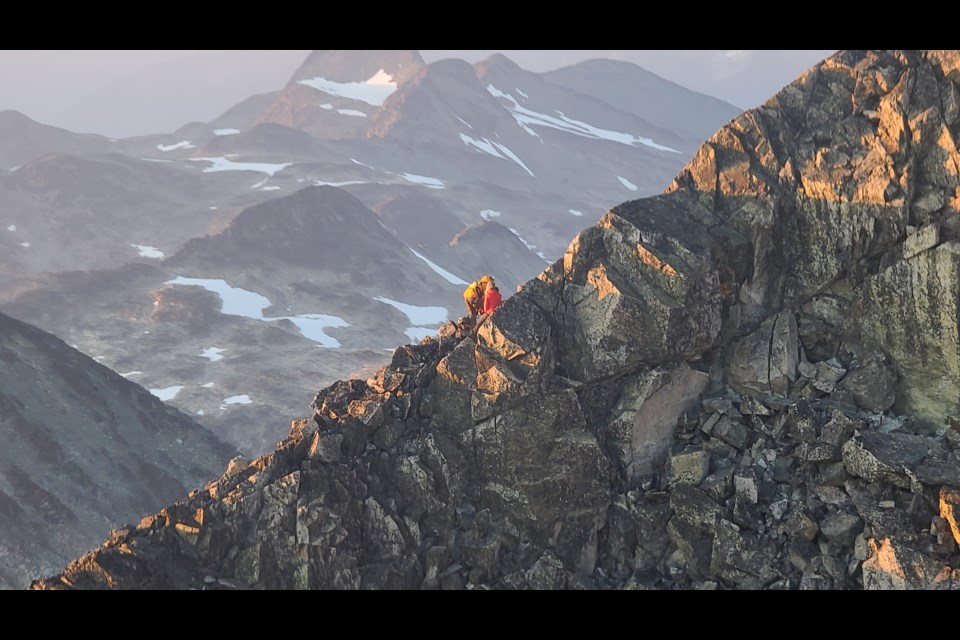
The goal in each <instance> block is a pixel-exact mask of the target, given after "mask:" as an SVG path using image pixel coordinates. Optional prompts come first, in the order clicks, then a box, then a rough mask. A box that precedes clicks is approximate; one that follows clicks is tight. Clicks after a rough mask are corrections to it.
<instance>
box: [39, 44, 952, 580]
mask: <svg viewBox="0 0 960 640" xmlns="http://www.w3.org/2000/svg"><path fill="white" fill-rule="evenodd" d="M958 82H960V55H958V53H957V52H953V51H951V52H934V51H859V52H857V51H844V52H840V53H838V54H837V55H835V56H833V57H832V58H830V59H828V60H826V61H825V62H824V63H822V64H821V65H819V66H817V67H815V68H814V69H812V70H811V71H809V72H808V73H806V74H804V75H803V76H802V77H801V78H799V79H798V80H797V81H796V82H795V83H793V84H792V85H790V86H788V87H787V88H785V89H784V90H783V91H782V92H780V93H779V94H777V95H776V96H774V97H773V98H772V99H771V100H770V101H768V102H767V103H766V104H765V105H764V106H762V107H760V108H758V109H756V110H753V111H750V112H747V113H745V114H743V115H742V116H740V117H739V118H737V119H736V120H734V121H733V122H731V123H730V124H729V125H728V126H726V127H724V128H723V129H721V130H720V131H718V132H717V133H716V134H715V135H714V136H713V137H712V138H711V139H710V140H709V141H708V142H707V143H706V144H705V145H704V146H703V147H702V148H701V150H700V151H699V153H698V154H697V156H696V157H695V159H694V160H693V161H692V162H691V163H690V164H689V165H688V166H687V168H686V169H684V170H683V171H682V172H681V173H680V175H678V176H677V178H676V180H675V182H674V183H673V185H672V186H671V187H670V188H669V189H668V190H667V192H666V193H664V194H662V195H661V196H658V197H655V198H649V199H643V200H636V201H631V202H626V203H624V204H622V205H620V206H618V207H615V208H614V209H613V210H611V211H610V212H609V213H608V214H607V215H606V216H604V217H603V218H602V219H601V220H600V222H599V223H598V224H597V225H596V226H594V227H592V228H590V229H587V230H585V231H584V232H582V233H581V234H579V235H578V236H577V237H576V238H575V239H574V240H573V241H572V242H571V244H570V245H569V248H568V250H567V252H566V254H565V255H564V257H563V258H562V259H561V260H558V261H557V262H555V263H554V264H552V265H551V266H550V267H548V268H547V269H546V270H544V271H543V272H542V273H541V274H540V275H539V276H538V277H537V278H536V279H534V280H532V281H530V282H528V283H526V284H525V285H524V286H523V288H522V289H521V290H520V291H519V292H517V294H516V295H514V296H512V297H511V298H510V299H508V300H507V301H506V302H505V303H504V305H503V306H502V307H501V308H500V309H499V310H498V311H497V312H495V313H494V314H493V316H492V317H491V318H490V319H489V320H488V321H487V322H486V323H485V324H484V325H483V326H482V327H481V329H480V330H479V331H478V332H476V333H473V332H470V331H469V330H467V329H465V328H463V327H460V326H458V325H456V324H455V323H452V322H451V323H448V324H447V325H445V326H444V327H443V329H442V330H441V331H440V332H439V334H438V335H437V336H436V337H433V338H431V339H427V340H424V341H423V342H422V343H420V344H418V345H410V346H406V347H402V348H400V349H398V350H397V351H395V352H394V355H393V358H392V361H391V363H390V364H389V365H388V366H387V367H385V368H384V369H382V370H381V371H379V372H378V373H377V374H376V375H375V376H373V377H371V378H370V379H368V380H352V381H344V382H340V383H337V384H335V385H333V386H331V387H328V388H326V389H323V390H321V391H320V392H319V393H318V394H317V396H316V398H315V399H314V401H313V403H312V404H311V405H310V409H311V410H312V412H313V416H312V419H311V418H307V419H304V420H301V421H296V422H294V424H293V425H292V428H291V431H290V437H289V438H288V439H287V440H285V441H283V442H282V443H281V444H280V446H279V448H278V449H277V451H276V452H275V453H273V454H270V455H268V456H265V457H263V458H261V459H258V460H257V461H255V462H252V463H247V462H243V461H238V462H237V463H235V464H234V465H232V466H231V467H230V468H229V469H228V470H227V472H226V474H225V475H224V476H222V477H221V478H220V479H218V480H214V481H212V482H211V483H209V484H208V485H207V486H206V487H204V488H203V489H202V490H199V491H197V492H194V493H192V494H191V495H190V496H188V497H186V498H185V499H184V500H183V501H181V502H179V503H177V504H175V505H173V506H171V507H169V508H168V509H166V510H164V511H162V512H161V513H159V514H158V515H157V516H154V517H151V518H148V519H146V520H144V521H143V522H141V523H140V525H139V526H137V527H129V528H127V529H124V530H120V531H117V532H116V533H115V534H114V535H113V536H112V537H111V539H110V540H109V541H108V542H107V543H106V544H105V545H104V547H103V548H101V549H99V550H98V551H96V552H94V553H92V554H89V555H87V556H84V557H82V558H80V559H79V560H77V561H75V562H74V563H72V564H71V565H69V566H68V567H67V568H66V569H65V570H64V572H63V573H62V574H59V575H57V576H54V577H51V578H49V579H46V580H42V581H38V582H37V583H35V585H34V586H35V587H36V588H61V587H79V588H101V587H114V588H144V587H154V588H155V587H171V588H255V589H274V588H276V589H279V588H328V589H329V588H398V589H399V588H431V589H432V588H440V589H466V588H492V589H570V588H588V589H605V588H638V589H693V588H696V589H751V590H758V589H908V588H923V589H931V588H936V589H941V588H943V589H956V588H958V587H960V582H958V576H957V575H956V567H957V562H958V559H960V558H958V551H957V544H958V534H957V525H956V522H957V506H956V505H957V502H958V501H957V491H958V487H960V471H958V470H960V464H958V462H960V457H958V446H960V433H958V431H957V429H956V426H957V425H958V424H960V421H958V420H957V417H956V416H957V415H958V409H960V407H958V406H957V405H958V404H960V388H958V386H957V385H958V382H957V376H956V375H954V374H955V373H956V371H955V369H956V366H957V364H956V363H957V361H958V359H960V353H958V345H957V337H956V336H957V334H958V327H957V316H958V313H957V294H956V292H957V290H958V282H957V280H956V276H955V274H956V273H957V268H956V267H957V263H956V255H957V252H956V250H955V246H956V237H957V223H956V222H955V220H956V215H957V213H958V208H960V178H958V168H960V157H958V150H957V145H956V143H955V136H956V134H957V133H958V129H957V126H958V117H960V106H958V105H960V103H958V98H957V95H958V93H957V83H958Z"/></svg>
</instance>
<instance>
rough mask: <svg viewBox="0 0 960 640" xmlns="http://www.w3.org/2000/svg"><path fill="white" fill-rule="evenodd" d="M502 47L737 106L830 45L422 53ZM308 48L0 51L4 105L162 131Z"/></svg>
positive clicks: (256, 87)
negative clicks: (653, 79) (594, 65)
mask: <svg viewBox="0 0 960 640" xmlns="http://www.w3.org/2000/svg"><path fill="white" fill-rule="evenodd" d="M493 53H502V54H504V55H506V56H507V57H508V58H510V59H511V60H513V61H514V62H516V63H517V64H519V65H520V66H521V67H523V68H525V69H528V70H530V71H548V70H552V69H556V68H559V67H562V66H566V65H569V64H573V63H575V62H579V61H582V60H587V59H590V58H611V59H616V60H626V61H629V62H632V63H634V64H638V65H640V66H641V67H643V68H645V69H647V70H648V71H652V72H654V73H656V74H658V75H660V76H663V77H664V78H667V79H668V80H672V81H673V82H676V83H678V84H681V85H683V86H685V87H688V88H690V89H694V90H696V91H701V92H703V93H706V94H709V95H712V96H715V97H717V98H720V99H722V100H726V101H727V102H730V103H732V104H734V105H736V106H738V107H740V108H742V109H749V108H752V107H755V106H758V105H759V104H762V103H763V102H764V101H765V100H766V99H767V98H769V97H770V96H772V95H773V94H774V93H776V92H777V91H778V90H779V89H780V88H782V87H783V86H784V85H786V84H789V83H790V82H792V81H793V80H794V79H795V78H796V77H797V76H798V75H799V74H800V73H802V72H803V71H805V70H806V69H808V68H809V67H811V66H813V65H814V64H816V63H817V62H819V61H820V60H822V59H823V58H825V57H827V56H829V55H830V54H832V53H833V51H827V50H765V51H761V50H531V49H527V50H500V51H492V50H490V51H481V50H460V51H441V50H421V55H422V56H423V58H424V60H425V61H427V62H434V61H436V60H440V59H442V58H452V57H457V58H463V59H465V60H467V61H469V62H477V61H479V60H482V59H484V58H486V57H488V56H490V55H491V54H493ZM308 54H309V51H306V50H298V51H222V50H215V51H214V50H210V51H197V50H168V51H155V50H140V51H120V50H113V51H102V50H88V51H68V50H56V51H44V50H33V51H17V50H8V51H0V111H3V110H7V109H15V110H17V111H20V112H22V113H24V114H25V115H27V116H28V117H30V118H32V119H33V120H36V121H38V122H42V123H44V124H52V125H55V126H59V127H63V128H66V129H69V130H71V131H76V132H80V133H101V134H104V135H112V136H118V137H119V136H130V135H144V134H148V133H166V132H170V131H173V130H175V129H177V128H179V127H180V126H182V125H184V124H187V123H188V122H193V121H204V122H206V121H209V120H213V119H214V118H216V117H217V116H219V115H221V114H222V113H223V112H224V111H226V110H227V109H229V108H230V107H232V106H233V105H235V104H237V103H238V102H240V101H242V100H244V99H245V98H247V97H249V96H251V95H254V94H256V93H263V92H266V91H273V90H277V89H281V88H282V87H283V86H284V85H285V84H286V83H287V81H288V80H289V79H290V77H291V76H292V75H293V73H294V71H295V70H296V69H297V67H298V66H299V65H300V64H301V63H302V62H303V60H304V59H305V58H306V56H307V55H308Z"/></svg>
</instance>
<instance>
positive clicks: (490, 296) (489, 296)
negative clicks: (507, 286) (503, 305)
mask: <svg viewBox="0 0 960 640" xmlns="http://www.w3.org/2000/svg"><path fill="white" fill-rule="evenodd" d="M502 300H503V298H502V297H501V296H500V290H499V289H497V288H496V287H490V288H489V289H487V292H486V293H485V294H484V295H483V312H484V313H486V314H488V315H489V314H491V313H493V311H494V309H496V308H497V307H499V306H500V302H501V301H502Z"/></svg>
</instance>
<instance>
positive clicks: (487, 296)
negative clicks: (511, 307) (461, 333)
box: [474, 283, 503, 332]
mask: <svg viewBox="0 0 960 640" xmlns="http://www.w3.org/2000/svg"><path fill="white" fill-rule="evenodd" d="M501 302H503V297H502V296H501V295H500V289H498V288H497V285H496V284H495V283H491V284H490V286H489V287H487V291H486V292H485V293H484V294H483V314H482V315H481V316H480V319H479V320H478V321H477V328H476V329H475V330H474V332H476V331H479V330H480V327H481V325H483V323H484V322H486V320H487V318H489V317H490V314H492V313H493V312H494V311H496V310H497V307H499V306H500V303H501Z"/></svg>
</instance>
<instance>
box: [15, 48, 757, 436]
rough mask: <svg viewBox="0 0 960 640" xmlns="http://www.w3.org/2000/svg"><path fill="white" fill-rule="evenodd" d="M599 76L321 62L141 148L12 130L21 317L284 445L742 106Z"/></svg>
mask: <svg viewBox="0 0 960 640" xmlns="http://www.w3.org/2000/svg"><path fill="white" fill-rule="evenodd" d="M584 64H585V65H587V66H586V67H584V68H583V69H581V68H580V67H579V65H575V66H573V67H570V68H569V69H566V70H559V71H556V72H552V73H551V74H537V73H531V72H528V71H525V70H523V69H522V68H520V67H518V66H517V65H515V64H513V63H512V62H511V61H510V60H509V59H507V58H505V57H503V56H493V57H491V58H489V59H487V60H484V61H482V62H480V63H478V64H476V65H470V64H468V63H466V62H463V61H458V60H443V61H439V62H435V63H433V64H426V63H425V62H424V61H423V59H422V58H421V57H420V55H419V53H417V52H416V51H315V52H312V53H310V54H309V55H308V56H307V57H306V59H305V60H304V61H303V64H302V65H301V66H300V68H299V69H298V70H297V71H296V72H295V73H294V75H293V76H292V78H290V80H289V82H288V83H287V84H286V86H285V87H284V88H283V89H282V90H279V91H276V92H272V93H269V94H265V95H258V96H251V97H250V98H249V99H247V100H244V101H242V102H240V103H239V104H237V105H236V106H235V107H234V108H232V109H229V110H228V111H227V112H225V113H224V114H222V115H221V116H220V117H218V118H216V119H215V120H213V121H212V122H210V123H199V122H195V123H189V124H185V125H184V126H182V127H181V128H180V129H178V130H177V131H176V132H174V133H173V134H161V135H152V136H141V137H134V138H125V139H109V138H105V137H102V136H94V135H78V134H74V133H71V132H68V131H64V130H62V129H57V128H53V127H48V126H46V125H43V124H40V123H36V122H33V121H30V120H29V119H28V118H26V117H25V116H24V115H23V114H18V113H15V112H4V113H0V135H2V136H3V138H2V139H3V144H2V145H0V148H2V149H3V151H2V152H0V153H2V154H4V155H3V158H2V159H0V161H2V162H5V163H6V169H5V170H4V171H3V172H0V211H2V212H3V213H2V214H0V256H2V257H0V281H2V283H3V286H2V288H0V310H2V311H4V312H6V313H9V314H11V315H13V316H15V317H17V318H19V319H21V320H24V321H27V322H30V323H32V324H35V325H37V326H38V327H40V328H42V329H45V330H48V331H51V332H52V333H54V334H56V335H58V336H60V337H62V338H63V339H64V340H65V341H67V342H68V343H69V344H71V345H75V346H76V347H77V348H79V349H81V350H82V351H84V352H85V353H89V354H91V355H93V356H96V357H98V358H99V359H100V361H101V362H102V363H104V364H105V365H107V366H110V367H111V368H114V369H115V370H117V371H120V372H123V373H126V374H127V375H128V377H129V378H130V379H131V380H134V381H136V382H138V383H139V384H141V385H143V386H144V387H146V388H148V389H152V390H154V391H155V392H156V393H157V395H159V396H160V397H163V398H164V399H165V400H167V401H169V402H171V403H172V404H174V405H175V406H177V407H179V408H181V409H183V410H184V411H186V412H187V413H189V414H190V415H192V416H193V417H194V418H195V419H197V420H199V421H200V422H201V423H203V424H205V425H208V426H210V427H211V428H213V429H214V430H215V431H216V432H217V433H218V434H220V435H221V436H222V437H225V438H226V439H227V440H229V441H230V442H231V443H232V444H233V445H234V446H237V447H239V448H240V449H241V450H242V451H244V452H245V453H247V454H256V453H260V452H263V451H265V450H268V449H269V448H270V447H272V446H273V443H275V442H276V441H277V440H278V439H280V438H281V437H283V435H284V430H283V428H282V427H280V428H278V426H277V425H278V424H283V422H284V421H288V420H292V419H294V418H297V417H299V414H300V412H301V409H298V407H302V402H303V400H302V399H303V397H305V394H310V393H312V391H313V390H315V389H316V387H317V386H318V385H321V386H322V385H323V384H324V383H329V382H332V381H333V380H336V379H338V378H342V377H349V376H351V375H354V374H357V375H366V374H370V373H372V372H373V371H375V370H376V368H377V367H379V366H380V365H382V363H383V362H384V361H385V359H386V357H387V354H388V352H389V351H390V350H392V349H393V348H394V347H395V346H396V345H397V344H400V343H403V342H417V341H419V340H420V339H421V338H422V337H424V336H426V335H430V334H433V333H435V332H436V330H437V329H438V327H439V326H440V325H441V324H443V323H444V322H446V321H450V320H455V319H456V318H457V317H458V316H459V315H461V314H462V311H461V308H462V301H461V297H460V294H461V292H462V289H463V287H464V285H465V283H466V282H468V281H470V280H472V279H474V278H477V277H479V276H480V275H481V274H482V273H486V272H489V273H491V274H493V275H494V276H496V277H497V279H498V282H499V283H500V285H501V288H502V289H503V291H504V292H505V293H510V292H512V291H513V290H514V288H515V287H516V286H517V285H518V284H521V283H523V282H525V281H527V280H528V279H530V278H532V277H534V276H535V275H536V274H537V273H539V272H540V271H541V270H542V269H543V268H544V267H545V266H546V265H547V264H548V263H549V262H550V261H552V260H554V259H555V258H556V257H557V256H559V255H561V253H562V252H563V249H564V248H565V247H566V245H567V243H568V242H569V239H570V238H571V237H573V236H574V235H575V234H576V233H577V232H578V231H579V230H580V229H582V228H583V227H584V226H585V225H589V224H590V223H591V222H592V221H594V220H596V219H597V218H598V217H599V216H600V214H601V213H602V212H603V211H605V210H606V209H607V208H609V207H611V206H613V205H615V204H617V203H619V202H622V201H623V200H625V199H630V198H635V197H640V196H644V195H652V194H655V193H658V192H660V191H661V190H662V189H663V188H664V187H665V186H666V185H667V184H668V183H669V181H670V180H671V179H672V177H673V176H674V175H675V174H676V172H677V171H678V170H679V169H680V168H681V167H682V166H683V164H684V163H685V162H686V161H687V159H688V158H689V157H690V155H691V154H692V153H693V152H694V150H695V149H696V148H697V147H698V146H699V145H700V144H701V143H702V141H703V139H704V138H705V136H706V135H708V132H709V131H712V130H714V129H716V128H717V127H719V126H721V125H722V124H723V123H725V122H727V121H728V120H729V119H730V118H732V117H734V116H735V115H736V114H737V112H738V110H737V109H736V108H734V107H732V106H731V105H728V104H725V103H723V102H721V101H718V100H716V99H713V98H710V97H708V96H704V95H702V94H697V93H695V92H691V91H688V90H685V89H682V88H680V87H678V86H677V85H673V84H671V83H669V82H666V81H663V80H662V79H658V78H656V77H655V76H652V74H649V73H646V72H644V71H643V70H642V69H639V68H638V67H635V66H633V65H629V64H625V63H622V62H613V61H592V62H590V63H584ZM618 77H622V79H623V80H622V82H623V83H628V84H629V83H640V84H641V85H642V86H643V88H644V94H645V95H647V97H648V99H647V100H642V101H636V100H631V99H630V96H629V95H628V94H624V93H623V92H621V91H617V90H616V89H615V87H616V86H617V84H618V81H617V78H618ZM606 96H609V100H608V99H607V97H606ZM238 305H239V306H238ZM134 372H136V373H134Z"/></svg>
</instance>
